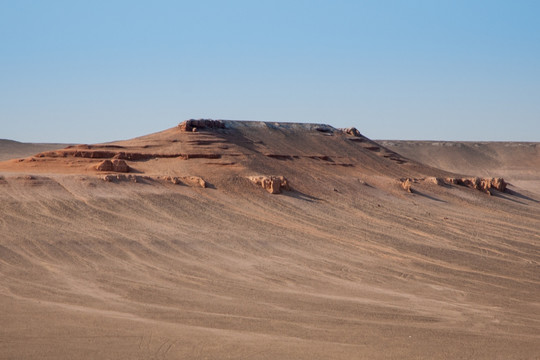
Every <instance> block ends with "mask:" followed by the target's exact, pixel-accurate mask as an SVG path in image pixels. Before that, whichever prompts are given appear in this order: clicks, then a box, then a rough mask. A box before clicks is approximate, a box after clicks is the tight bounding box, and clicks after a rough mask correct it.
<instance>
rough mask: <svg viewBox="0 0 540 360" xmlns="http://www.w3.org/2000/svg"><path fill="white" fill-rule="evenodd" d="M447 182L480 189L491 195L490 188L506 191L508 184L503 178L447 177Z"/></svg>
mask: <svg viewBox="0 0 540 360" xmlns="http://www.w3.org/2000/svg"><path fill="white" fill-rule="evenodd" d="M446 182H447V183H450V184H456V185H461V186H467V187H470V188H472V189H476V190H480V191H483V192H485V193H488V194H490V195H491V190H492V189H495V190H498V191H500V192H504V191H506V186H507V185H508V184H507V183H506V181H504V179H503V178H479V177H470V178H447V179H446Z"/></svg>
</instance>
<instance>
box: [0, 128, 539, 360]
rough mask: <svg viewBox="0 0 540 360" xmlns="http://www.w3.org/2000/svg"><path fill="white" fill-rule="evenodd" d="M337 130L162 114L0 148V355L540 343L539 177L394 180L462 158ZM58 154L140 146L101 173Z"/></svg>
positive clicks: (365, 350)
mask: <svg viewBox="0 0 540 360" xmlns="http://www.w3.org/2000/svg"><path fill="white" fill-rule="evenodd" d="M321 130H324V131H321ZM334 130H335V129H334ZM334 130H332V129H330V130H328V129H326V130H325V129H318V130H317V128H316V126H315V125H314V126H311V125H280V124H269V123H267V124H259V123H231V124H228V128H227V129H225V130H211V131H200V132H197V133H187V132H181V131H179V130H178V129H177V128H173V129H169V130H166V131H164V132H161V133H156V134H152V135H149V136H145V137H141V138H137V139H133V140H130V141H126V142H117V143H110V144H101V145H97V146H96V147H93V148H91V149H85V148H70V149H66V150H63V151H60V152H58V153H57V154H46V155H42V156H34V157H31V158H26V159H25V160H24V161H17V160H10V161H6V162H3V163H0V175H1V178H0V235H1V237H0V309H2V311H0V324H2V326H1V327H0V358H2V359H74V358H77V359H96V358H100V359H227V358H228V359H538V358H540V335H539V334H540V302H539V300H538V299H539V298H540V277H539V274H540V272H539V270H540V266H539V263H540V251H539V250H540V227H539V224H540V192H538V191H537V188H536V187H535V186H534V181H536V180H537V179H536V180H535V179H534V178H533V179H532V181H531V182H527V181H524V182H522V183H519V185H521V186H518V185H517V184H514V182H512V184H513V185H511V186H510V187H509V190H510V191H509V192H504V193H501V192H497V191H495V192H494V193H493V195H492V196H489V195H487V194H485V193H483V192H480V191H477V190H474V189H470V188H466V187H463V186H457V185H448V184H447V185H442V186H438V185H435V184H433V183H430V182H427V181H419V182H417V183H414V184H413V190H414V192H413V193H407V192H405V191H404V190H403V189H402V188H401V187H400V179H402V178H403V177H411V178H418V179H419V178H422V177H429V176H450V175H451V174H450V173H452V172H457V173H465V174H468V173H469V172H468V171H466V170H467V168H466V167H465V166H463V167H460V166H455V165H453V164H454V163H453V162H452V161H454V160H455V161H456V162H457V163H458V164H460V162H459V161H458V160H456V157H457V155H454V156H452V155H451V154H447V155H445V156H447V159H452V161H450V160H445V161H446V162H445V163H441V164H434V163H431V164H430V165H438V167H439V168H443V169H444V170H438V169H436V168H433V167H430V166H425V165H422V164H421V163H419V162H417V161H414V160H410V159H406V158H405V157H403V156H399V155H397V154H394V153H392V152H391V151H389V150H387V149H386V148H385V147H382V146H379V145H377V144H374V143H372V142H371V141H369V140H368V139H365V138H358V139H357V138H355V137H353V136H349V135H344V134H342V133H340V132H338V131H334ZM359 139H360V140H359ZM73 149H76V151H79V153H78V154H79V155H81V153H80V151H89V150H90V151H105V150H107V149H108V150H107V151H109V150H111V149H112V150H111V151H114V152H125V153H128V152H129V153H133V154H135V153H137V154H154V155H156V156H154V157H143V156H142V155H138V156H139V157H140V158H144V160H137V161H135V160H133V161H132V160H128V161H127V163H128V164H129V166H130V167H131V172H130V173H128V174H126V175H122V176H120V177H119V178H116V177H114V178H113V179H112V181H105V180H103V177H104V174H109V173H108V172H107V173H100V172H97V171H96V170H95V169H94V167H95V165H96V164H98V163H99V162H100V161H102V159H101V158H100V159H96V158H86V157H80V156H78V155H77V156H74V155H73V153H71V152H70V151H72V150H73ZM401 149H403V147H402V148H401ZM393 150H394V151H396V150H397V149H395V148H393ZM64 153H66V155H65V156H64ZM402 153H405V151H403V152H402ZM502 153H503V154H504V151H502ZM196 154H198V155H201V154H202V155H210V156H206V157H204V156H198V157H197V156H194V155H196ZM216 154H217V155H219V157H218V156H216ZM72 155H73V156H72ZM157 155H160V156H157ZM165 155H167V156H168V155H171V156H172V155H178V156H175V157H165ZM186 155H187V156H186ZM2 156H3V157H4V158H9V157H10V155H9V154H7V153H4V154H2ZM85 156H86V155H85ZM122 156H125V155H122ZM512 156H513V158H512V163H515V159H516V157H517V156H518V155H515V154H514V155H512ZM411 157H412V156H411ZM496 158H497V161H500V162H501V163H503V162H504V161H506V160H505V159H504V157H502V156H500V155H497V157H496ZM417 160H418V159H417ZM525 160H526V161H528V163H527V164H530V163H531V162H530V161H531V160H530V159H523V160H522V161H525ZM533 161H534V160H533ZM510 165H511V164H507V166H504V164H503V165H501V168H505V169H507V171H508V173H507V174H508V175H512V172H511V166H510ZM487 170H489V168H488V169H487ZM493 171H495V172H496V169H495V170H493ZM520 171H521V170H520ZM537 172H538V168H536V170H534V171H532V173H533V174H534V173H537ZM111 175H113V176H116V175H117V174H116V173H111ZM248 175H283V176H286V177H287V179H288V180H289V181H290V183H291V187H292V190H290V191H283V192H282V193H281V194H275V195H274V194H270V193H268V192H267V191H265V190H264V189H262V188H260V187H258V186H256V185H254V184H252V183H251V182H250V181H249V180H247V179H246V176H248ZM479 175H482V176H484V174H479ZM167 176H169V177H174V176H178V177H182V176H197V177H201V178H203V179H204V180H205V181H206V182H207V187H206V188H202V187H199V186H197V185H194V184H192V183H189V182H188V181H184V182H182V183H181V184H173V182H172V181H170V178H166V177H167ZM520 176H522V173H521V172H518V174H517V177H516V179H517V178H518V177H520ZM109 180H110V179H109ZM530 184H533V186H530V187H527V185H530Z"/></svg>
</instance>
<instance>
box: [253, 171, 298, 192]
mask: <svg viewBox="0 0 540 360" xmlns="http://www.w3.org/2000/svg"><path fill="white" fill-rule="evenodd" d="M248 179H249V180H250V181H251V182H252V183H254V184H255V185H259V186H261V187H262V188H263V189H265V190H266V191H268V192H269V193H270V194H279V193H281V190H290V186H289V182H288V181H287V179H286V178H285V177H284V176H264V175H257V176H249V177H248Z"/></svg>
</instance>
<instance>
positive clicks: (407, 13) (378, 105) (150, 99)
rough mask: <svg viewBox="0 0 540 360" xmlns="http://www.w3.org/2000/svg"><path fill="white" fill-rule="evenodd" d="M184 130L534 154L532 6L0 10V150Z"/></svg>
mask: <svg viewBox="0 0 540 360" xmlns="http://www.w3.org/2000/svg"><path fill="white" fill-rule="evenodd" d="M189 118H214V119H237V120H260V121H289V122H317V123H328V124H330V125H333V126H335V127H349V126H355V127H357V128H358V129H359V130H360V131H361V132H362V133H363V134H364V135H366V136H368V137H370V138H373V139H420V140H421V139H424V140H438V139H443V140H513V141H540V1H536V0H533V1H525V0H513V1H508V0H505V1H500V0H485V1H478V0H464V1H461V0H424V1H418V0H401V1H392V0H373V1H361V0H350V1H342V0H327V1H317V0H309V1H300V0H288V1H278V0H249V1H235V0H230V1H225V0H223V1H204V0H191V1H159V0H153V1H137V0H126V1H120V0H107V1H101V0H92V1H83V0H65V1H60V0H41V1H40V0H34V1H29V0H13V1H10V0H0V138H8V139H14V140H19V141H37V142H83V143H92V142H103V141H111V140H116V139H126V138H131V137H135V136H140V135H145V134H148V133H152V132H156V131H161V130H164V129H166V128H170V127H172V126H175V125H176V124H177V123H178V122H180V121H182V120H185V119H189Z"/></svg>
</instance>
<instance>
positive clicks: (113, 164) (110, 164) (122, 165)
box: [96, 159, 129, 173]
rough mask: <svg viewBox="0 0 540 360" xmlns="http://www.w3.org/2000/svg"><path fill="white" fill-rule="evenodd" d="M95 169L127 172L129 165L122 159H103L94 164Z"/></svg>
mask: <svg viewBox="0 0 540 360" xmlns="http://www.w3.org/2000/svg"><path fill="white" fill-rule="evenodd" d="M96 170H97V171H113V172H121V173H127V172H129V166H128V164H126V162H125V161H124V160H118V159H115V160H103V161H102V162H100V163H99V164H97V165H96Z"/></svg>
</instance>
